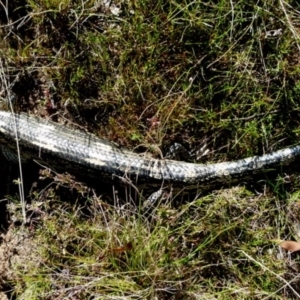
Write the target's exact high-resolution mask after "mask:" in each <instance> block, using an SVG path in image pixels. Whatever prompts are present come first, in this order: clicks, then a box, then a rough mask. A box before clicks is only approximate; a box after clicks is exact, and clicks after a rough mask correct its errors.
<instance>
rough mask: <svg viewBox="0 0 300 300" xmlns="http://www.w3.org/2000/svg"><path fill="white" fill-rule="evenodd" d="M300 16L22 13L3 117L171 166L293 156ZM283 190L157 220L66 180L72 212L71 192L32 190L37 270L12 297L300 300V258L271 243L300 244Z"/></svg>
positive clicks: (28, 272)
mask: <svg viewBox="0 0 300 300" xmlns="http://www.w3.org/2000/svg"><path fill="white" fill-rule="evenodd" d="M299 11H300V5H299V3H298V1H289V2H284V1H271V0H270V1H256V2H251V1H250V2H249V1H248V2H247V1H235V2H234V1H211V0H207V1H201V0H195V1H177V0H174V1H162V0H155V1H153V0H151V1H150V0H140V1H138V0H137V1H121V0H120V1H118V0H116V1H111V2H106V1H103V2H101V1H85V2H84V1H68V0H62V1H54V0H39V1H34V0H26V1H20V0H16V1H8V2H7V3H2V5H1V6H0V25H1V26H0V58H1V65H0V67H1V72H0V75H1V76H0V77H1V94H0V97H1V99H2V104H1V105H2V108H3V109H5V107H9V106H10V105H9V103H10V102H9V100H10V101H11V103H12V105H13V107H14V110H15V111H27V112H30V113H33V114H36V115H39V116H41V117H45V116H47V117H49V116H52V118H53V119H54V120H56V121H59V122H64V123H68V124H66V125H69V126H70V124H72V126H75V127H80V128H84V129H87V130H88V131H90V132H93V133H95V134H96V135H98V136H101V137H104V138H107V139H109V140H111V141H113V142H115V143H117V144H119V145H121V146H124V147H126V148H129V149H134V150H135V151H143V152H144V151H150V152H151V153H152V154H153V155H154V156H157V157H163V156H164V155H166V153H167V152H168V149H169V147H170V145H172V144H173V143H174V142H179V143H181V144H182V145H184V146H185V147H186V149H187V150H194V151H197V150H198V149H199V148H201V147H202V146H205V147H206V148H207V149H208V150H209V152H208V153H207V154H206V155H205V156H203V157H200V158H199V160H197V161H198V162H206V161H225V160H232V159H237V158H243V157H246V156H250V155H256V154H263V153H267V152H270V151H272V150H276V149H280V148H284V147H286V146H291V145H294V144H297V143H299V120H300V111H299V96H300V83H299V79H300V67H299V58H300V38H299V37H300V23H299V15H300V12H299ZM9 109H10V108H9ZM66 120H68V122H67V121H66ZM279 177H280V178H281V179H278V178H277V179H276V180H275V179H273V180H272V181H267V182H266V185H265V188H264V189H263V188H260V190H257V191H256V190H255V189H254V188H252V189H249V188H248V187H244V186H240V187H236V188H232V189H226V190H225V189H223V190H220V191H212V192H211V193H210V194H208V195H200V196H199V197H196V198H195V199H194V201H192V202H190V203H188V204H182V205H181V206H180V207H176V209H175V208H174V206H172V205H171V203H170V202H171V201H166V202H165V203H162V204H161V205H159V206H158V207H157V209H156V210H155V211H154V212H153V213H152V216H151V218H150V217H149V216H146V215H143V214H141V213H140V210H139V207H138V206H134V205H129V206H128V207H126V206H125V207H122V208H120V207H118V206H112V205H109V204H107V203H106V202H105V201H104V200H103V197H102V196H101V195H93V194H92V193H91V192H90V191H87V190H88V189H85V188H83V187H81V186H80V185H79V184H75V183H72V184H70V181H67V180H66V181H65V182H63V183H61V184H60V185H67V187H68V188H67V189H65V190H64V193H63V195H64V196H62V193H61V192H60V190H61V188H58V189H56V188H54V186H55V185H56V184H57V183H55V184H52V185H50V187H48V188H46V189H43V190H41V191H38V190H37V189H33V190H31V192H29V193H28V195H26V197H27V198H26V200H27V201H29V200H30V203H31V204H30V206H27V208H26V209H27V216H28V218H29V220H30V224H31V225H30V226H29V227H25V228H24V227H18V226H16V225H14V230H15V231H16V232H22V233H23V234H24V231H25V233H26V234H27V235H28V236H29V237H32V241H33V242H34V244H35V246H34V247H33V246H32V252H33V253H34V255H35V260H32V261H33V262H34V263H31V260H30V259H29V260H27V261H26V260H25V261H26V262H25V263H22V264H12V266H11V269H12V270H13V271H14V272H13V275H10V276H9V278H8V279H7V278H4V277H3V278H1V279H0V283H1V284H3V287H7V286H9V287H10V288H11V289H12V290H11V292H10V294H11V296H12V297H15V298H17V299H72V297H73V299H282V298H284V297H285V298H286V299H296V298H298V297H300V296H299V294H300V289H299V287H298V285H299V279H298V273H299V258H298V256H297V255H296V254H295V255H294V254H293V255H292V256H285V255H284V253H283V254H282V253H281V254H280V249H279V248H278V246H277V245H276V244H274V243H272V241H273V240H274V239H291V240H297V239H299V237H298V233H297V227H298V223H299V221H298V220H299V184H298V181H299V180H298V177H297V176H296V175H293V174H288V175H287V176H286V175H285V174H279ZM260 187H264V186H263V184H262V185H261V186H260ZM74 190H75V192H74ZM69 198H73V202H72V204H71V203H69V202H67V201H66V200H67V199H69ZM9 199H10V200H9V203H8V204H9V208H10V209H11V207H12V205H13V207H14V209H13V210H12V211H11V216H14V218H16V219H18V218H20V217H19V216H18V214H19V207H18V203H19V202H18V200H15V199H14V197H13V196H10V197H9ZM82 199H85V202H82ZM76 200H77V201H76ZM125 200H126V199H125ZM169 200H170V199H169ZM74 202H75V203H74ZM83 203H84V204H83ZM32 214H33V215H32ZM12 227H13V225H11V228H12ZM2 282H3V283H2ZM3 289H4V288H3Z"/></svg>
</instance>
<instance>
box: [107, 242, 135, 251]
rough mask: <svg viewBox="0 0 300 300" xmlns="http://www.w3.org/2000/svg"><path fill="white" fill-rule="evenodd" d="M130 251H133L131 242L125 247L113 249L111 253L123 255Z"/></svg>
mask: <svg viewBox="0 0 300 300" xmlns="http://www.w3.org/2000/svg"><path fill="white" fill-rule="evenodd" d="M129 250H132V243H131V242H129V243H127V244H126V245H124V246H123V247H120V248H113V249H111V251H112V252H114V253H122V252H125V251H129Z"/></svg>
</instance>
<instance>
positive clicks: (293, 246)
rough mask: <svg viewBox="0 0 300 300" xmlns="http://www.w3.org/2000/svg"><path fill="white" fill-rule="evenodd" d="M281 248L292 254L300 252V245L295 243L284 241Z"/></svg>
mask: <svg viewBox="0 0 300 300" xmlns="http://www.w3.org/2000/svg"><path fill="white" fill-rule="evenodd" d="M279 246H280V247H281V248H282V249H285V250H287V251H290V252H296V251H299V250H300V243H298V242H295V241H282V242H280V244H279Z"/></svg>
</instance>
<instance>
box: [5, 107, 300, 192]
mask: <svg viewBox="0 0 300 300" xmlns="http://www.w3.org/2000/svg"><path fill="white" fill-rule="evenodd" d="M16 133H17V138H18V142H19V146H20V150H21V151H20V152H21V155H22V157H23V158H24V159H33V160H38V161H45V162H46V163H47V164H49V165H50V166H52V165H54V166H55V167H57V166H59V167H61V168H63V169H64V170H65V171H67V172H70V173H72V172H73V171H74V172H77V173H78V172H82V173H83V174H87V173H91V174H94V175H95V176H97V177H98V178H99V180H101V179H103V178H104V177H105V178H104V179H107V178H110V179H111V178H112V177H119V178H120V177H123V178H130V179H134V182H144V183H147V184H149V185H151V184H156V185H161V184H162V183H170V184H172V185H173V186H181V187H185V188H195V187H199V186H201V185H208V184H209V185H210V186H211V185H213V184H215V183H223V182H227V183H228V182H229V183H230V182H234V181H235V182H236V181H239V180H242V179H244V178H246V177H248V176H249V175H251V174H258V173H264V172H267V171H269V170H270V169H274V168H278V167H279V166H280V165H282V164H287V163H289V162H291V161H293V160H295V159H296V158H298V157H299V156H300V145H298V146H295V147H290V148H286V149H283V150H279V151H276V152H273V153H270V154H265V155H262V156H253V157H248V158H245V159H240V160H236V161H232V162H222V163H214V164H193V163H187V162H181V161H174V160H159V159H153V158H149V157H146V156H143V155H140V154H136V153H133V152H130V151H128V150H124V149H120V148H118V147H116V146H115V145H113V144H111V143H109V142H107V141H105V140H102V139H99V138H97V137H95V136H94V135H92V134H88V133H84V132H80V131H77V130H73V129H69V128H67V127H65V126H63V125H60V124H57V123H54V122H52V121H47V120H44V119H41V118H37V117H33V116H30V115H28V114H23V113H21V114H12V113H9V112H5V111H0V143H1V144H2V145H4V146H5V147H7V148H10V149H13V150H14V151H15V150H16Z"/></svg>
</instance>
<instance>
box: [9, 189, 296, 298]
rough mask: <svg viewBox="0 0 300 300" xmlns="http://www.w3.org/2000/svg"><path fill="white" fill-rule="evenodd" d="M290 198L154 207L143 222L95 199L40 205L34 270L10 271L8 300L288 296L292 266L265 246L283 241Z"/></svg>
mask: <svg viewBox="0 0 300 300" xmlns="http://www.w3.org/2000/svg"><path fill="white" fill-rule="evenodd" d="M297 199H298V198H297ZM297 199H295V198H294V199H293V197H292V196H291V197H289V198H288V199H286V200H287V201H282V200H279V199H278V198H277V197H274V196H269V195H265V196H262V195H261V196H259V197H258V196H257V195H255V194H253V193H251V192H249V191H247V190H246V189H245V188H243V187H238V188H233V189H229V190H223V191H220V192H215V193H213V194H211V195H208V196H204V197H200V198H199V199H195V200H194V201H192V202H191V203H188V204H185V205H183V206H181V207H180V209H175V208H174V207H172V206H170V204H164V205H161V206H159V207H157V210H156V213H155V214H153V215H152V216H151V217H150V216H148V217H146V216H143V215H140V214H139V213H137V211H138V209H137V208H136V207H130V206H125V207H123V208H117V207H113V206H109V205H108V204H106V203H104V202H103V201H101V199H100V198H96V197H94V198H93V199H90V200H89V201H88V203H87V206H86V207H84V208H83V207H80V206H74V205H70V204H66V203H60V202H55V201H54V200H53V199H52V200H51V201H49V200H48V201H45V202H44V203H43V204H39V216H41V217H40V218H39V221H38V222H37V220H35V221H36V222H37V223H36V224H35V225H34V224H33V225H32V226H31V229H30V235H32V236H33V238H32V239H33V242H34V244H35V245H36V246H35V247H33V249H32V251H33V252H34V256H36V257H37V258H38V263H37V262H35V263H34V264H30V261H28V263H26V264H22V265H15V266H14V271H15V274H16V278H15V280H16V282H15V285H16V288H15V293H16V295H18V299H40V297H42V299H54V298H55V299H66V298H69V297H71V295H73V297H77V298H79V299H105V298H106V299H107V298H108V297H110V298H112V299H122V298H124V297H125V298H126V299H155V298H157V299H178V297H179V298H182V299H199V297H204V298H203V299H210V298H209V297H208V295H210V297H213V298H215V299H232V298H235V299H268V298H271V299H280V298H281V296H280V295H283V294H285V295H286V296H294V294H293V293H292V291H291V289H290V287H289V285H286V282H288V280H291V278H290V274H289V273H290V272H289V271H288V270H287V268H289V266H290V267H292V268H293V269H294V270H295V269H298V268H299V266H298V263H297V260H293V261H291V260H290V258H289V257H288V256H287V255H286V254H284V255H280V251H279V250H280V249H279V248H278V246H276V245H274V243H273V242H272V239H274V237H278V238H281V237H283V236H284V231H285V230H287V232H290V233H291V231H290V230H291V228H287V227H288V226H291V225H292V224H293V222H294V221H295V219H294V216H295V215H298V214H299V203H298V202H299V201H298V200H297ZM49 203H51V206H52V207H51V210H50V209H49ZM274 203H276V205H274ZM87 207H88V209H87ZM54 208H56V209H55V210H54ZM14 213H16V212H14ZM292 281H293V282H292V283H291V284H290V285H291V287H292V288H294V289H296V290H298V288H297V284H298V280H295V279H294V280H292ZM28 295H30V297H29V296H28ZM28 297H29V298H28ZM205 297H206V298H205ZM207 297H208V298H207Z"/></svg>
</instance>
